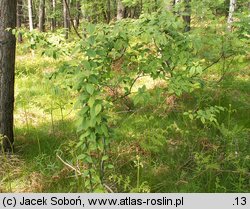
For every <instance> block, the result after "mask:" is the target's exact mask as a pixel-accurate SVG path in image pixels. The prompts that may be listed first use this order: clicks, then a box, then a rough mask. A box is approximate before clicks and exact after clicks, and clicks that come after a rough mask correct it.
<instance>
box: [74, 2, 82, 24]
mask: <svg viewBox="0 0 250 209" xmlns="http://www.w3.org/2000/svg"><path fill="white" fill-rule="evenodd" d="M76 11H77V12H76V16H75V20H74V25H75V28H79V25H80V16H81V3H80V1H79V0H78V1H77V2H76Z"/></svg>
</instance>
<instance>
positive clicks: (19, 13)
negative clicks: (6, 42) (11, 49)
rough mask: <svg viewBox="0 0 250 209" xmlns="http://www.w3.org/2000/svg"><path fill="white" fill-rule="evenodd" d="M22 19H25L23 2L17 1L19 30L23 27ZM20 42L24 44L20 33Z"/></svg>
mask: <svg viewBox="0 0 250 209" xmlns="http://www.w3.org/2000/svg"><path fill="white" fill-rule="evenodd" d="M22 19H23V0H18V1H17V28H21V27H22ZM18 42H19V43H21V42H23V37H22V33H21V32H19V33H18Z"/></svg>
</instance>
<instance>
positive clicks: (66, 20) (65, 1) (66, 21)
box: [63, 0, 69, 39]
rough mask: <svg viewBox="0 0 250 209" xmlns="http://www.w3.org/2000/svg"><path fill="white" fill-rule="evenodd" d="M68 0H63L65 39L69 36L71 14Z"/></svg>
mask: <svg viewBox="0 0 250 209" xmlns="http://www.w3.org/2000/svg"><path fill="white" fill-rule="evenodd" d="M67 7H68V0H63V27H64V30H65V39H68V38H69V14H68V8H67Z"/></svg>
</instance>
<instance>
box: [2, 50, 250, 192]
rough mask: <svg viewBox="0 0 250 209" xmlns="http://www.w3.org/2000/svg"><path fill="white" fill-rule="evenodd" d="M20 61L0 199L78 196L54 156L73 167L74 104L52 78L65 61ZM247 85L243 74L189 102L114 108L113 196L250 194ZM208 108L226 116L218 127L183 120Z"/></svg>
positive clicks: (162, 100) (153, 93)
mask: <svg viewBox="0 0 250 209" xmlns="http://www.w3.org/2000/svg"><path fill="white" fill-rule="evenodd" d="M18 54H19V55H18V58H17V69H16V72H17V79H16V109H15V138H16V144H15V149H16V150H15V155H14V156H13V157H11V158H8V157H7V158H6V159H3V160H4V163H3V164H2V165H1V167H0V170H1V171H0V177H1V178H0V179H1V180H0V191H5V192H22V191H24V192H69V191H71V192H76V191H81V186H80V184H81V181H80V179H77V178H76V177H75V174H74V171H72V170H71V169H69V168H68V167H67V166H65V164H63V163H62V162H61V161H60V160H59V159H58V158H57V156H56V155H57V154H58V153H59V154H62V156H63V157H65V158H64V159H63V160H65V161H67V160H69V161H67V162H69V163H72V164H73V162H71V161H70V153H71V146H74V143H76V142H77V140H78V136H77V134H76V131H75V123H74V119H75V111H74V110H73V104H72V103H74V101H75V98H74V96H73V95H71V93H70V92H68V91H67V90H65V89H60V88H59V90H58V89H57V88H56V86H57V84H56V83H53V82H54V81H52V80H50V79H49V76H48V75H49V73H51V72H53V71H54V70H56V69H57V68H59V66H60V65H61V64H62V63H63V60H53V59H51V58H44V57H41V56H39V55H35V56H34V57H33V56H32V55H31V54H30V53H26V54H25V53H21V52H18ZM209 75H210V74H209V73H208V74H207V75H206V76H207V77H208V78H209ZM249 78H250V75H249V73H246V71H243V70H234V72H233V73H230V74H229V75H226V76H225V78H224V79H223V80H222V81H221V82H219V83H217V82H215V81H214V80H212V79H211V80H208V81H207V83H206V86H205V88H204V89H200V90H197V91H196V92H195V93H194V94H192V95H188V94H186V95H184V96H182V97H180V98H175V97H170V96H169V95H167V94H166V93H164V91H159V90H157V88H155V89H150V91H149V92H150V102H148V103H146V104H142V103H139V104H137V105H135V106H134V105H133V106H132V107H131V109H130V110H129V111H127V109H126V107H123V104H117V107H116V108H114V110H113V112H112V113H110V115H111V116H112V117H111V119H110V127H111V129H112V137H111V138H112V142H111V145H110V149H109V152H110V156H111V158H110V159H111V161H112V163H113V165H114V169H113V170H111V171H108V172H107V174H106V179H107V180H106V184H107V185H109V186H110V187H111V188H112V189H113V190H114V191H116V192H117V191H118V192H130V191H142V192H143V191H144V192H147V191H149V190H150V191H151V192H249V188H250V156H249V154H250V153H249V150H250V137H249V136H250V117H249V116H250V106H249V104H250V99H249V98H250V80H249ZM147 82H148V81H147ZM129 100H131V101H132V100H133V96H131V97H130V98H129ZM210 105H218V106H223V107H225V108H226V110H225V111H224V112H221V113H220V114H218V115H217V119H218V123H219V124H220V125H219V127H216V126H214V125H211V124H206V125H204V124H202V123H201V122H200V121H198V120H196V121H191V120H190V119H188V117H186V116H184V115H183V112H185V111H188V110H196V109H197V107H199V108H200V109H204V108H206V107H208V106H210ZM230 106H231V108H230ZM62 113H63V114H62ZM138 156H139V162H140V166H139V167H138V166H136V165H137V164H136V162H137V160H138ZM137 163H138V162H137ZM138 187H140V188H139V190H138ZM136 189H137V190H136Z"/></svg>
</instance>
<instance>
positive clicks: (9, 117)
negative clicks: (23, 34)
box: [0, 0, 17, 151]
mask: <svg viewBox="0 0 250 209" xmlns="http://www.w3.org/2000/svg"><path fill="white" fill-rule="evenodd" d="M16 12H17V1H16V0H11V1H10V0H1V4H0V135H2V137H1V138H2V139H3V148H4V150H5V151H11V150H12V145H13V143H14V134H13V110H14V76H15V73H14V71H15V49H16V38H15V36H14V35H13V34H12V32H11V31H7V30H6V29H7V28H13V29H14V28H15V27H16V16H17V15H16Z"/></svg>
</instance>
